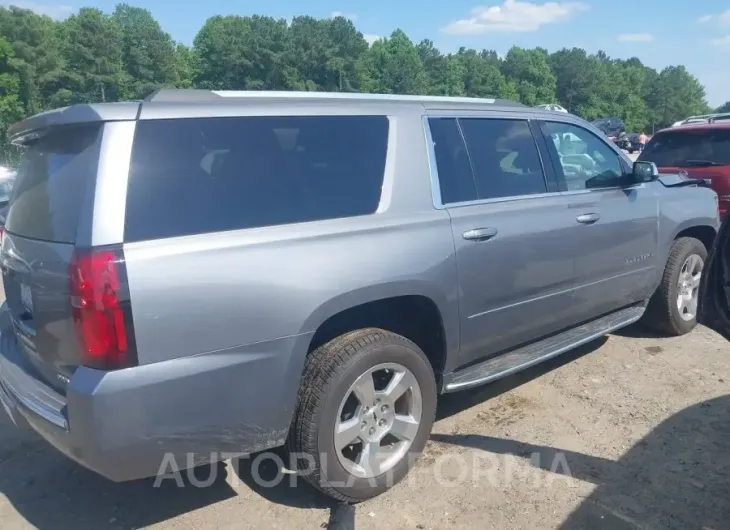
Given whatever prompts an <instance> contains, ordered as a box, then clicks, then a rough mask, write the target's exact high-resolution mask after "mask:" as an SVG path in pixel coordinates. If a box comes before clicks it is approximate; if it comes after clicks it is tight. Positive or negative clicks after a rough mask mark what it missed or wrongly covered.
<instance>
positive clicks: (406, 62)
mask: <svg viewBox="0 0 730 530" xmlns="http://www.w3.org/2000/svg"><path fill="white" fill-rule="evenodd" d="M370 61H371V64H370V66H371V69H372V79H373V88H374V89H375V91H376V92H381V93H385V94H425V93H427V91H428V77H427V75H426V70H425V68H424V67H423V62H422V61H421V58H420V57H419V55H418V50H417V49H416V47H415V46H414V45H413V42H411V40H410V39H409V38H408V36H407V35H406V34H405V33H404V32H403V31H402V30H400V29H397V30H395V31H394V32H393V33H392V34H391V36H390V38H387V39H381V40H378V41H376V42H375V43H373V45H372V46H371V47H370Z"/></svg>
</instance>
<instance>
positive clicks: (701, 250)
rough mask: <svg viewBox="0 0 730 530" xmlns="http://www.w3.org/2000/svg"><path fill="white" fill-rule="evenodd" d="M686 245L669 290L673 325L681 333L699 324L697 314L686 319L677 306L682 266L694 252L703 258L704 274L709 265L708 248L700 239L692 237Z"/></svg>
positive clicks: (673, 273)
mask: <svg viewBox="0 0 730 530" xmlns="http://www.w3.org/2000/svg"><path fill="white" fill-rule="evenodd" d="M684 247H685V248H684V249H682V252H681V253H680V254H679V256H678V258H679V259H678V260H677V266H676V267H675V268H674V270H673V271H671V279H670V283H669V290H668V291H669V292H668V293H667V294H668V300H667V304H668V305H669V315H670V319H671V321H672V325H673V326H674V328H675V329H677V331H679V332H680V333H681V334H685V333H689V332H690V331H692V330H693V329H694V328H695V326H696V325H697V315H696V314H695V316H694V318H692V319H691V320H684V319H683V318H682V317H681V315H680V313H679V308H678V307H677V295H678V294H679V293H678V285H677V284H678V282H679V275H680V273H681V272H682V267H683V266H684V264H685V262H686V261H687V258H689V257H690V256H691V255H693V254H696V255H697V256H699V257H700V258H702V262H703V264H704V265H703V269H702V274H705V270H704V266H705V265H707V249H705V246H704V245H703V244H702V243H701V242H700V241H698V240H696V239H690V240H689V241H688V242H687V244H686V245H685V246H684Z"/></svg>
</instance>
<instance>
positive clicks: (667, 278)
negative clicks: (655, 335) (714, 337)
mask: <svg viewBox="0 0 730 530" xmlns="http://www.w3.org/2000/svg"><path fill="white" fill-rule="evenodd" d="M691 256H696V257H699V259H700V260H701V261H702V267H704V264H705V263H706V262H707V249H706V248H705V246H704V245H703V244H702V242H701V241H699V240H697V239H695V238H693V237H681V238H679V239H677V240H676V241H675V242H674V244H673V245H672V248H671V250H670V251H669V258H668V259H667V265H666V267H665V269H664V275H663V276H662V280H661V283H660V284H659V287H658V288H657V290H656V292H655V293H654V295H653V296H652V298H651V300H649V305H648V306H647V308H646V313H645V314H644V319H643V321H644V323H645V324H646V325H647V326H649V327H651V328H654V329H655V330H657V331H660V332H662V333H666V334H667V335H670V336H675V337H676V336H680V335H685V334H687V333H689V332H690V331H692V330H693V329H694V328H695V326H696V325H697V306H696V303H695V306H694V314H693V316H691V318H687V317H688V316H689V315H690V314H692V312H691V311H690V312H689V313H684V314H685V317H684V318H683V316H682V314H680V309H679V305H678V296H679V294H680V286H679V279H680V274H682V273H683V270H682V269H683V267H684V266H685V264H688V263H689V262H688V260H689V258H690V257H691ZM692 291H693V296H694V297H695V300H697V298H698V296H699V283H698V284H697V285H696V286H695V287H694V288H693V289H692Z"/></svg>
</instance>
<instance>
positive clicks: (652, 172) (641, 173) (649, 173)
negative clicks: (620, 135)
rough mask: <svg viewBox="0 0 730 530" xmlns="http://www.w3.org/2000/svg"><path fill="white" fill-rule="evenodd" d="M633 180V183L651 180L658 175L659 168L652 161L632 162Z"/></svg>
mask: <svg viewBox="0 0 730 530" xmlns="http://www.w3.org/2000/svg"><path fill="white" fill-rule="evenodd" d="M632 176H633V179H632V180H633V181H634V182H635V183H641V182H651V181H652V180H656V179H657V177H659V170H658V169H657V167H656V164H655V163H654V162H640V161H637V162H634V170H633V172H632Z"/></svg>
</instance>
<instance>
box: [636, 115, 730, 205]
mask: <svg viewBox="0 0 730 530" xmlns="http://www.w3.org/2000/svg"><path fill="white" fill-rule="evenodd" d="M639 160H641V161H643V162H654V164H656V166H657V167H658V168H659V171H660V172H661V173H676V172H678V171H681V170H684V171H685V172H686V173H687V175H688V176H689V177H690V178H695V179H704V180H706V181H708V182H710V185H711V186H712V189H714V190H715V192H716V193H717V195H718V198H719V209H720V217H721V218H723V219H724V217H725V214H726V213H727V210H728V207H730V123H729V122H721V123H720V122H718V123H703V124H698V125H683V126H681V127H673V128H671V129H664V130H662V131H659V132H658V133H657V134H655V135H654V137H653V138H652V139H651V140H650V141H649V143H648V144H646V147H645V148H644V151H643V152H642V153H641V155H640V156H639Z"/></svg>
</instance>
